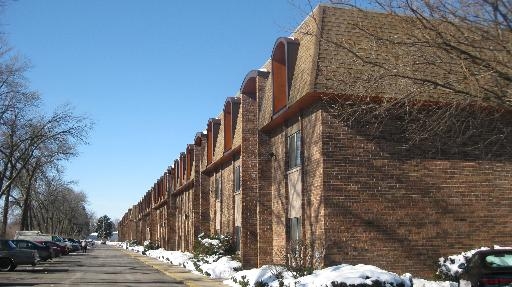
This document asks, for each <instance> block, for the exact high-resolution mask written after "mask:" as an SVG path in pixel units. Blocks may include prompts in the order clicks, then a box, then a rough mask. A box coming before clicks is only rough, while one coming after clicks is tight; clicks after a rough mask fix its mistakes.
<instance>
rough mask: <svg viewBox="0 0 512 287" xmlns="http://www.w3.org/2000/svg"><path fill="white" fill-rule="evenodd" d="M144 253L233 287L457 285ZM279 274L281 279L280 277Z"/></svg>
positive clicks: (364, 271)
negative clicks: (298, 273) (244, 286)
mask: <svg viewBox="0 0 512 287" xmlns="http://www.w3.org/2000/svg"><path fill="white" fill-rule="evenodd" d="M107 244H110V245H114V246H118V247H120V248H124V249H128V250H131V251H134V252H138V253H143V251H144V247H143V246H127V244H126V243H119V242H107ZM469 252H472V251H469ZM475 252H476V250H475ZM145 254H146V255H147V256H150V257H153V258H156V259H158V260H160V261H163V262H168V263H169V264H173V265H179V266H182V267H185V268H187V269H188V270H190V271H192V272H194V273H196V274H203V275H206V276H208V277H211V278H220V279H225V280H224V284H227V285H229V286H233V287H239V286H241V285H240V284H237V283H235V282H234V281H233V279H235V280H236V281H237V282H238V283H240V282H241V281H245V282H247V283H248V284H249V285H248V286H254V283H256V282H258V281H261V282H265V283H268V285H269V287H279V286H280V283H279V281H282V282H283V283H284V286H296V287H316V286H318V287H320V286H321V287H325V286H331V282H333V281H337V282H345V283H347V284H361V283H369V284H371V282H372V281H376V280H378V281H382V282H386V283H388V284H387V286H388V287H394V286H398V285H401V286H404V287H412V286H414V287H457V283H455V282H449V281H428V280H424V279H420V278H412V275H410V274H404V275H398V274H395V273H392V272H388V271H385V270H382V269H380V268H378V267H375V266H371V265H362V264H360V265H348V264H342V265H337V266H332V267H328V268H325V269H322V270H316V271H315V272H313V274H311V275H308V276H304V277H299V278H294V277H293V274H292V273H290V272H288V271H286V270H284V269H283V268H282V267H280V266H273V265H265V266H262V267H261V268H255V269H250V270H242V271H238V272H237V271H235V270H238V269H239V268H241V264H240V262H238V261H235V260H233V259H231V257H229V256H225V257H220V259H218V260H216V259H217V257H215V256H211V257H204V258H203V259H204V260H203V262H201V261H198V260H197V259H194V256H193V254H191V253H188V252H181V251H166V250H164V249H162V248H160V249H158V250H148V251H147V252H145ZM471 254H472V253H471ZM215 260H216V261H215ZM194 262H195V263H194ZM457 262H459V261H457ZM197 267H199V268H197ZM278 277H279V278H281V279H277V278H278ZM402 284H403V285H402Z"/></svg>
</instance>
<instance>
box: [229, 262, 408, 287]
mask: <svg viewBox="0 0 512 287" xmlns="http://www.w3.org/2000/svg"><path fill="white" fill-rule="evenodd" d="M279 278H280V279H279ZM241 282H244V283H249V286H254V284H255V283H256V282H263V283H267V284H268V285H269V286H270V287H278V286H281V285H282V284H283V283H284V285H285V286H297V287H310V286H331V283H332V282H338V283H341V282H343V283H346V284H347V285H359V284H368V285H372V284H373V283H374V282H383V283H384V284H385V285H386V286H389V287H391V286H403V287H412V278H411V275H410V274H406V275H403V276H399V275H397V274H395V273H391V272H388V271H384V270H382V269H380V268H378V267H375V266H371V265H362V264H360V265H355V266H354V265H348V264H342V265H338V266H332V267H328V268H325V269H321V270H316V271H314V272H313V274H311V275H308V276H304V277H299V278H296V279H295V278H293V276H292V274H291V273H290V272H287V271H285V270H283V269H281V270H279V267H278V266H272V265H266V266H263V267H262V268H258V269H251V270H244V271H240V272H238V273H236V274H235V275H234V276H233V278H231V279H230V280H226V281H224V283H225V284H227V285H230V286H234V287H238V286H240V285H241V284H240V283H241Z"/></svg>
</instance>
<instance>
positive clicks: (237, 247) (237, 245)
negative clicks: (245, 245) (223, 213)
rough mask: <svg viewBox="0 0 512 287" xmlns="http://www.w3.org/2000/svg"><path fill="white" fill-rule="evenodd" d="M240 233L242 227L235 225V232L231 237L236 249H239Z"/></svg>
mask: <svg viewBox="0 0 512 287" xmlns="http://www.w3.org/2000/svg"><path fill="white" fill-rule="evenodd" d="M241 235H242V227H240V226H235V234H234V235H233V237H234V238H233V239H234V241H235V248H236V251H240V237H241Z"/></svg>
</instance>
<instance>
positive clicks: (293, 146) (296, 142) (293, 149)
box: [288, 131, 301, 169]
mask: <svg viewBox="0 0 512 287" xmlns="http://www.w3.org/2000/svg"><path fill="white" fill-rule="evenodd" d="M300 135H301V134H300V131H298V132H296V133H294V134H293V135H291V136H289V137H288V161H289V169H292V168H294V167H296V166H299V165H300V164H301V158H300V145H301V140H300V139H301V136H300Z"/></svg>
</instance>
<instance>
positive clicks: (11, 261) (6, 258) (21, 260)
mask: <svg viewBox="0 0 512 287" xmlns="http://www.w3.org/2000/svg"><path fill="white" fill-rule="evenodd" d="M37 263H39V255H38V254H37V251H36V250H28V249H18V248H16V246H15V245H14V244H13V243H12V242H11V241H10V240H6V239H0V271H13V270H14V269H16V267H18V265H32V266H36V265H37Z"/></svg>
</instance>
